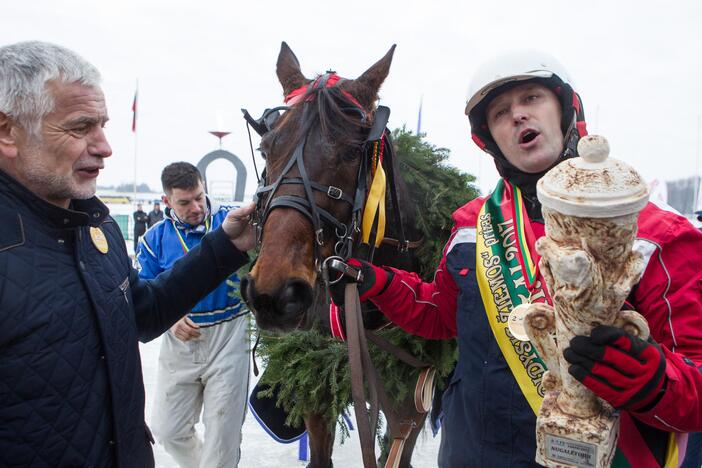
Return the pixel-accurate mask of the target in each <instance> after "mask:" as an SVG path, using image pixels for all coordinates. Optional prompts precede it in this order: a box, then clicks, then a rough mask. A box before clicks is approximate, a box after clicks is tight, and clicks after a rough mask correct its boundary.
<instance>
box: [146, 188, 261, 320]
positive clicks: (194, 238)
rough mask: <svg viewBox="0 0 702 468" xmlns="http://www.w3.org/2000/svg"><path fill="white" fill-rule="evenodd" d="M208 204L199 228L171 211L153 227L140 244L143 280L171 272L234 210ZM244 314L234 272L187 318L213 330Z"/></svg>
mask: <svg viewBox="0 0 702 468" xmlns="http://www.w3.org/2000/svg"><path fill="white" fill-rule="evenodd" d="M207 205H208V208H209V213H208V214H207V217H206V218H205V219H206V222H203V224H200V225H199V226H191V225H189V224H186V223H184V222H182V221H180V220H179V219H178V217H177V216H176V214H175V212H174V211H173V210H171V209H170V208H166V209H165V210H164V212H165V217H164V219H163V220H161V221H159V222H158V223H156V224H154V225H153V226H151V228H149V230H147V231H146V233H145V234H144V236H143V237H142V238H141V241H140V242H139V248H138V250H137V259H138V261H139V265H140V271H139V276H140V277H141V278H145V279H150V278H155V277H156V276H158V275H159V273H161V272H163V271H165V270H168V269H170V268H171V267H172V266H173V264H174V263H175V262H176V260H178V259H179V258H180V257H182V256H183V255H185V253H186V251H187V250H190V249H192V248H193V247H195V246H196V245H198V244H199V243H200V241H201V240H202V238H203V237H204V235H205V234H206V233H207V232H209V231H212V230H214V229H217V228H218V227H219V226H221V225H222V222H223V221H224V218H226V216H227V212H228V211H229V210H230V209H231V208H235V207H233V206H219V205H213V204H212V202H210V200H209V198H208V199H207ZM181 240H182V242H181ZM183 243H184V244H185V246H184V245H183ZM245 312H247V309H246V307H245V306H243V304H242V302H241V300H240V299H239V277H238V276H237V275H236V273H234V274H232V275H231V276H230V277H229V278H227V279H226V280H225V281H224V282H222V284H220V285H219V286H217V288H216V289H215V290H214V291H212V292H211V293H210V294H208V295H207V296H206V297H205V298H204V299H203V300H201V301H200V302H198V303H197V305H196V306H195V307H193V308H192V310H191V311H190V313H189V314H188V317H189V318H190V319H191V320H192V321H193V322H195V323H196V324H197V325H199V326H200V327H211V326H213V325H217V324H219V323H222V322H227V321H229V320H232V319H233V318H234V317H237V316H238V315H241V314H243V313H245Z"/></svg>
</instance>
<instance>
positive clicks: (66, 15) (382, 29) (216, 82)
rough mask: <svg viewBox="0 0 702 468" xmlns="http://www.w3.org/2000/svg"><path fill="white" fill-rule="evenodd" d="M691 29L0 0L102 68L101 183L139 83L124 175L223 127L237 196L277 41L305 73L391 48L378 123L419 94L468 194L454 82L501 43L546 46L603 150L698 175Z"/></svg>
mask: <svg viewBox="0 0 702 468" xmlns="http://www.w3.org/2000/svg"><path fill="white" fill-rule="evenodd" d="M701 31H702V2H700V1H699V0H683V1H674V0H672V1H671V0H668V1H650V0H648V1H644V0H638V1H630V0H626V1H613V0H605V1H600V0H589V1H587V2H573V1H565V0H563V1H538V0H533V1H512V0H508V1H505V0H500V1H497V0H493V1H482V2H477V1H461V2H458V1H456V2H448V1H437V0H434V1H431V2H430V1H421V2H420V1H414V0H403V1H392V2H383V1H380V0H375V1H367V0H355V1H353V2H312V3H310V2H302V3H300V2H291V1H286V2H283V1H266V0H253V1H246V2H244V1H214V0H198V1H180V0H168V1H166V0H141V1H136V0H91V1H84V0H24V1H17V0H15V1H8V0H6V1H5V2H3V10H2V15H1V16H0V43H2V44H8V43H13V42H17V41H22V40H30V39H39V40H45V41H51V42H56V43H58V44H61V45H64V46H67V47H69V48H71V49H74V50H75V51H77V52H78V53H80V54H81V55H83V56H84V57H85V58H86V59H88V60H89V61H91V62H92V63H93V64H95V65H96V66H97V67H98V68H99V69H100V71H101V72H102V74H103V89H104V92H105V95H106V98H107V106H108V111H109V114H110V118H111V120H110V122H109V123H108V127H107V134H108V138H109V140H110V142H111V144H112V148H113V150H114V154H113V156H112V157H111V158H110V159H109V160H108V161H107V164H106V166H107V167H106V169H105V170H104V171H103V173H102V174H101V176H100V179H99V183H100V184H101V185H113V184H118V183H120V182H131V181H132V179H133V174H134V171H133V164H134V147H135V135H134V134H133V133H132V132H131V120H132V113H131V106H132V99H133V95H134V91H135V86H136V81H137V78H138V80H139V121H138V132H137V138H138V144H137V156H138V171H137V174H138V175H137V180H138V182H146V183H148V184H149V185H150V186H151V187H152V188H155V189H157V190H158V188H159V187H160V183H159V176H160V171H161V169H162V168H163V166H164V165H166V164H168V163H169V162H172V161H176V160H185V161H190V162H192V163H196V162H197V161H198V160H199V159H200V158H201V157H202V156H203V155H205V154H206V153H208V152H210V151H212V150H215V149H217V148H218V143H217V140H216V139H215V137H213V136H211V135H210V134H209V133H208V131H210V130H226V131H231V132H232V134H231V135H230V136H228V137H226V138H225V139H224V140H223V149H226V150H229V151H231V152H233V153H235V154H236V155H238V156H239V157H240V158H241V159H242V160H243V161H244V163H245V164H246V165H247V167H248V168H249V172H250V174H249V183H248V185H247V188H246V191H247V193H251V192H252V191H253V190H254V188H255V187H254V184H255V177H254V175H253V167H252V163H251V156H250V152H249V148H248V140H247V137H246V127H245V124H244V121H243V119H242V118H241V114H240V111H239V109H240V108H242V107H245V108H248V109H249V110H250V111H251V113H252V114H253V115H255V116H258V115H260V112H261V111H262V110H263V109H264V108H266V107H273V106H274V105H279V104H281V101H282V91H281V88H280V85H279V83H278V81H277V78H276V76H275V62H276V59H277V56H278V51H279V49H280V43H281V41H286V42H287V43H288V44H289V45H290V47H291V48H292V49H293V51H294V52H295V54H296V55H297V57H298V59H299V60H300V63H301V66H302V70H303V73H305V75H306V76H307V77H313V76H314V75H315V74H318V73H323V72H324V71H325V70H327V69H329V68H331V69H334V70H336V71H337V72H338V73H339V74H340V75H341V76H344V77H347V78H355V77H357V76H358V75H360V74H361V73H362V72H363V71H365V69H366V68H367V67H368V66H370V65H371V64H372V63H374V62H375V61H376V60H378V59H379V58H380V57H382V56H383V55H384V54H385V52H386V51H387V50H388V48H389V47H390V46H391V45H392V44H397V50H396V51H395V58H394V60H393V64H392V68H391V71H390V76H389V77H388V79H387V80H386V82H385V84H384V86H383V88H382V89H381V100H382V103H383V104H384V105H387V106H389V107H390V108H391V109H392V115H391V118H390V126H391V127H398V126H401V125H403V124H407V126H408V127H409V128H410V129H413V130H414V129H415V128H416V125H417V111H418V107H419V102H420V98H421V97H422V96H423V114H422V115H423V117H422V131H424V132H426V134H427V139H428V140H429V141H430V142H432V143H434V144H435V145H437V146H443V147H446V148H449V149H450V150H451V153H452V157H451V163H452V164H453V165H455V166H457V167H459V168H461V169H463V170H465V171H468V172H470V173H472V174H474V175H476V176H477V177H479V184H480V186H481V187H482V188H483V190H489V189H490V187H492V186H493V185H494V183H495V181H496V179H497V174H496V171H495V170H494V166H493V164H492V161H491V160H490V159H488V157H487V156H486V155H484V154H483V153H481V152H480V151H479V150H478V149H477V147H475V145H474V144H473V143H472V142H471V141H470V137H469V131H468V128H469V127H468V119H467V118H466V117H465V116H464V115H463V108H464V105H465V98H466V94H467V87H468V82H469V79H470V76H471V74H472V73H473V71H474V70H475V69H476V67H477V66H478V65H479V64H480V63H482V61H483V60H484V59H486V58H488V57H490V56H492V55H494V54H495V53H497V52H501V51H506V50H511V49H515V48H536V49H540V50H543V51H545V52H548V53H551V54H552V55H555V56H556V57H558V58H559V59H560V61H561V62H562V63H563V64H564V65H565V66H566V67H567V68H568V69H569V70H570V73H571V75H572V77H573V78H574V82H575V87H576V90H577V91H578V92H579V93H580V95H581V96H582V98H583V101H584V106H585V112H586V118H587V121H588V127H589V130H590V133H599V134H602V135H604V136H606V137H607V138H608V139H609V141H610V146H611V148H612V156H614V157H617V158H619V159H623V160H625V161H627V162H629V163H630V164H632V165H634V166H635V167H636V168H637V169H638V170H639V171H640V172H641V173H642V175H643V176H644V177H645V178H646V179H648V180H652V179H654V178H658V179H660V180H672V179H676V178H682V177H687V176H690V175H694V174H695V172H696V171H697V172H699V171H700V170H702V169H700V162H698V154H699V151H700V148H699V147H700V141H699V132H700V130H699V120H700V115H701V114H702V92H701V91H700V86H701V85H702V77H701V76H700V75H701V73H700V72H701V71H702V58H701V57H702V32H701ZM257 143H258V142H257V141H254V145H257ZM218 168H219V166H218V167H217V168H214V169H218ZM221 169H222V170H219V171H216V172H220V173H224V174H226V173H227V171H226V170H224V168H223V167H222V168H221ZM232 174H233V173H232ZM208 177H209V178H210V179H213V178H214V174H213V173H212V171H210V173H209V174H208Z"/></svg>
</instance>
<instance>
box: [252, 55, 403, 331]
mask: <svg viewBox="0 0 702 468" xmlns="http://www.w3.org/2000/svg"><path fill="white" fill-rule="evenodd" d="M394 49H395V46H393V47H392V48H391V49H390V51H389V52H388V53H387V54H386V55H385V57H383V58H382V59H381V60H380V61H378V62H377V63H375V64H374V65H373V66H371V67H370V68H369V69H368V70H366V71H365V72H364V73H363V74H362V75H361V76H360V77H358V78H357V79H355V80H345V79H341V78H339V77H338V76H337V75H336V74H335V73H333V72H328V73H326V74H324V75H322V76H319V77H317V78H316V79H315V80H309V79H307V78H305V77H304V76H303V75H302V73H301V71H300V64H299V62H298V60H297V58H296V57H295V54H293V52H292V50H290V48H289V47H288V45H287V44H286V43H283V44H282V46H281V50H280V54H279V56H278V63H277V70H276V71H277V75H278V79H279V81H280V83H281V85H282V87H283V92H284V95H285V102H286V104H287V105H288V107H287V109H286V110H285V112H284V113H283V115H282V116H280V117H279V118H277V119H275V121H273V120H274V119H272V118H270V117H271V115H269V116H268V117H269V118H267V119H265V120H266V121H267V127H268V128H267V131H266V132H265V133H264V135H263V138H262V140H261V145H260V148H261V152H262V154H263V156H264V157H265V159H266V168H265V171H264V177H263V179H262V184H261V185H260V186H259V189H258V191H257V197H258V202H257V203H258V207H257V221H258V228H259V230H260V232H259V235H260V237H259V242H260V246H259V247H260V250H259V255H258V258H257V260H256V263H255V265H254V267H253V268H252V270H251V272H250V274H249V275H247V276H246V278H244V279H243V281H242V285H241V290H242V295H243V297H244V299H245V300H246V302H247V304H248V305H249V307H250V308H251V310H252V311H253V313H254V315H255V316H256V321H257V323H258V325H259V326H260V327H261V328H263V329H279V330H291V329H294V328H297V327H300V326H302V325H303V324H304V323H305V322H306V320H305V319H306V313H307V311H308V310H309V309H310V307H311V306H313V304H315V303H317V302H318V300H319V299H320V298H319V297H318V295H319V291H320V288H318V287H317V286H318V284H319V275H320V272H321V269H320V268H321V265H322V263H323V261H324V259H326V258H327V257H329V256H332V255H344V254H347V253H349V249H350V245H351V242H352V237H353V236H354V234H355V231H356V230H357V228H358V225H357V219H356V218H357V216H356V215H355V214H354V213H357V210H358V206H356V210H354V205H359V204H362V202H363V200H360V201H359V197H358V194H357V188H358V184H359V180H361V179H363V178H364V175H363V174H365V173H364V171H363V169H364V166H365V164H366V163H365V162H364V154H365V149H366V146H367V145H366V140H367V138H368V133H369V131H370V129H371V126H372V124H373V119H374V116H375V101H376V100H377V98H378V90H379V88H380V86H381V84H382V83H383V81H384V80H385V78H386V77H387V74H388V71H389V68H390V63H391V61H392V55H393V51H394ZM264 117H265V116H264ZM361 182H362V183H365V181H361Z"/></svg>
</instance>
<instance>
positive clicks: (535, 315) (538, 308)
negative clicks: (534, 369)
mask: <svg viewBox="0 0 702 468" xmlns="http://www.w3.org/2000/svg"><path fill="white" fill-rule="evenodd" d="M524 328H525V329H526V333H527V335H528V336H529V341H531V342H532V344H533V345H534V346H535V347H536V350H537V351H538V353H539V356H540V357H541V359H542V360H543V361H544V363H545V364H546V367H548V372H546V374H544V378H543V385H544V389H545V390H547V391H550V390H554V389H556V388H557V387H559V386H560V385H561V378H560V374H561V373H560V366H559V365H558V350H557V348H556V341H555V340H554V339H553V335H552V333H554V332H555V331H556V319H555V314H554V311H553V307H552V306H550V305H548V304H545V303H542V302H539V303H535V304H529V312H528V313H527V314H526V318H525V319H524Z"/></svg>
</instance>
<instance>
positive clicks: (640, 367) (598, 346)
mask: <svg viewBox="0 0 702 468" xmlns="http://www.w3.org/2000/svg"><path fill="white" fill-rule="evenodd" d="M563 357H565V359H566V361H568V362H569V363H570V364H571V365H570V366H569V367H568V372H569V373H570V375H572V376H573V377H575V378H576V379H578V380H579V381H580V382H582V384H583V385H585V386H586V387H587V388H589V389H590V390H592V391H593V392H594V393H595V394H596V395H597V396H599V397H600V398H602V399H603V400H606V401H608V402H609V403H610V404H611V405H612V406H614V407H615V408H617V409H627V410H632V411H636V410H641V409H644V408H646V407H649V406H652V404H655V403H656V402H657V401H658V397H659V396H660V394H661V392H662V391H663V389H664V383H665V365H666V364H665V356H664V355H663V352H662V351H661V348H660V346H659V345H658V344H657V343H655V342H653V341H643V340H642V339H640V338H637V337H635V336H632V335H630V334H629V333H627V332H625V331H624V330H622V329H620V328H615V327H610V326H605V325H600V326H598V327H595V328H594V329H593V330H592V333H591V334H590V336H589V337H588V336H576V337H574V338H573V339H572V340H570V347H569V348H566V349H565V350H564V351H563ZM646 409H647V408H646Z"/></svg>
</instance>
